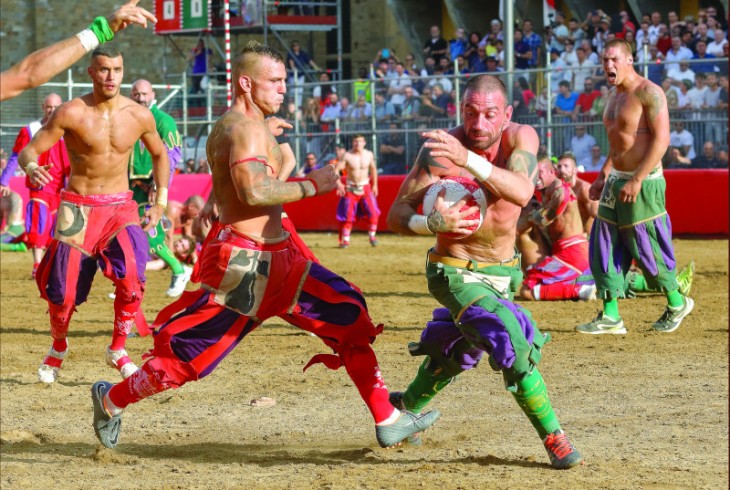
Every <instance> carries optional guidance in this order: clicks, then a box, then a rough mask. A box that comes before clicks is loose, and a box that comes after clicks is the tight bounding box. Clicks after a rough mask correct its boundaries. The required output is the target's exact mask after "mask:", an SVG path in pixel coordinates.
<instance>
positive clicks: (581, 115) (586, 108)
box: [571, 78, 601, 121]
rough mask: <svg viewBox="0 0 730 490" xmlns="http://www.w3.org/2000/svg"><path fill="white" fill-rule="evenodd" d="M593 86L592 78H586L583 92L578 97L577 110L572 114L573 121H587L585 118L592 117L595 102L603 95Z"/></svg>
mask: <svg viewBox="0 0 730 490" xmlns="http://www.w3.org/2000/svg"><path fill="white" fill-rule="evenodd" d="M593 85H594V84H593V79H592V78H586V79H585V81H584V82H583V92H581V93H580V95H579V96H578V100H577V101H576V104H575V108H574V109H573V113H572V114H571V119H573V121H578V120H585V119H586V117H585V116H589V115H590V112H591V108H592V107H593V102H594V101H595V100H596V99H597V98H598V97H599V96H600V95H601V92H599V91H598V90H596V89H595V88H594V86H593Z"/></svg>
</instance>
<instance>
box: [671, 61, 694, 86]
mask: <svg viewBox="0 0 730 490" xmlns="http://www.w3.org/2000/svg"><path fill="white" fill-rule="evenodd" d="M695 77H696V75H695V72H694V71H693V70H692V69H691V68H690V67H689V63H687V62H686V61H682V62H680V63H679V66H678V68H672V69H671V70H667V78H671V80H672V85H675V86H677V87H679V86H680V85H681V83H682V82H684V81H685V80H689V81H690V82H692V85H694V83H695Z"/></svg>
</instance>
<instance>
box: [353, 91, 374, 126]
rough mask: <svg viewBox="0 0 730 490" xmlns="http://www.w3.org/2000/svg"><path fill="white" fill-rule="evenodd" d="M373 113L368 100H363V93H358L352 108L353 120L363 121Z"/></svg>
mask: <svg viewBox="0 0 730 490" xmlns="http://www.w3.org/2000/svg"><path fill="white" fill-rule="evenodd" d="M372 113H373V108H372V106H371V105H370V103H369V102H368V101H366V100H365V96H364V95H359V96H358V98H357V103H356V104H355V108H354V109H353V110H352V119H353V120H355V121H365V120H367V119H370V116H371V115H372Z"/></svg>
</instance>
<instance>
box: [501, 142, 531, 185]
mask: <svg viewBox="0 0 730 490" xmlns="http://www.w3.org/2000/svg"><path fill="white" fill-rule="evenodd" d="M507 170H511V171H512V172H515V173H518V174H525V175H526V176H527V177H528V178H529V179H530V180H531V181H532V183H533V184H534V183H535V182H537V157H536V156H535V155H534V154H532V153H530V152H529V151H525V150H515V151H513V152H512V155H510V157H509V159H508V160H507Z"/></svg>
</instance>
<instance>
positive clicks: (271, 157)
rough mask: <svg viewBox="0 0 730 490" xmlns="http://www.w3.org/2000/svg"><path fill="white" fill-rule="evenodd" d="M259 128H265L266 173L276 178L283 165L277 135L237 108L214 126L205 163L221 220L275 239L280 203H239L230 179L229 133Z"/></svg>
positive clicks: (279, 218)
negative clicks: (263, 204) (262, 204)
mask: <svg viewBox="0 0 730 490" xmlns="http://www.w3.org/2000/svg"><path fill="white" fill-rule="evenodd" d="M254 127H255V129H256V130H258V131H260V130H261V127H264V128H265V129H266V133H267V135H268V139H267V141H266V142H265V147H266V153H267V154H266V155H265V156H266V157H267V159H268V162H267V163H268V166H267V167H266V172H267V175H268V176H270V177H272V178H274V179H276V176H277V175H278V174H279V170H280V169H281V164H282V153H281V150H280V149H279V145H278V144H277V142H276V138H274V136H273V135H271V132H270V131H268V126H267V125H266V123H265V122H264V121H263V120H262V121H258V120H254V119H252V118H250V117H247V116H245V115H244V114H242V113H240V112H237V111H229V112H228V113H226V114H225V115H224V116H223V117H221V118H220V119H219V120H218V122H216V123H215V126H213V131H212V132H211V134H210V136H209V137H208V143H207V145H206V149H207V154H208V162H209V164H210V168H211V172H212V174H213V190H214V192H215V197H216V201H217V203H218V208H219V212H220V222H221V223H223V224H229V225H231V226H233V228H235V229H236V230H238V231H240V232H241V233H244V234H249V235H256V236H260V237H264V238H278V237H280V236H281V234H282V228H281V211H282V206H281V204H276V205H270V206H250V205H247V204H246V203H245V202H242V201H241V199H240V197H239V195H238V193H237V191H236V187H235V186H234V184H233V180H232V178H231V170H230V167H229V162H230V155H231V144H232V140H231V132H232V130H233V129H236V128H238V129H244V130H246V129H247V128H254Z"/></svg>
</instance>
